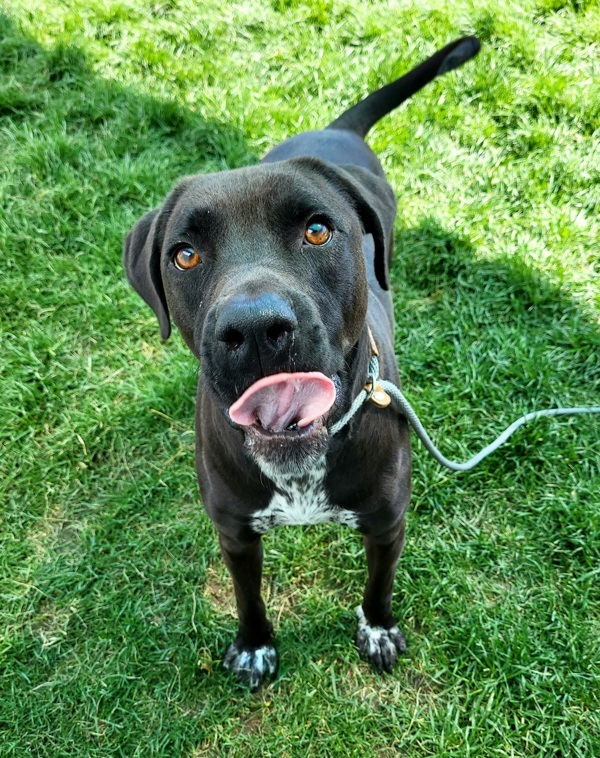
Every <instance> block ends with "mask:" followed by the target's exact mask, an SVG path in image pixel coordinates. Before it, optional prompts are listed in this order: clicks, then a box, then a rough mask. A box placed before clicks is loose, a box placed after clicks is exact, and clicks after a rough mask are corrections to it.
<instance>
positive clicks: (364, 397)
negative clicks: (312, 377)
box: [329, 326, 392, 436]
mask: <svg viewBox="0 0 600 758" xmlns="http://www.w3.org/2000/svg"><path fill="white" fill-rule="evenodd" d="M367 333H368V335H369V343H370V345H371V358H370V360H369V368H368V374H367V382H366V384H365V385H364V387H363V388H362V390H361V391H360V392H359V394H358V395H357V396H356V397H355V398H354V402H353V403H352V405H351V406H350V410H349V411H348V412H347V413H345V414H344V415H343V416H342V418H341V419H340V420H339V421H336V423H335V424H334V425H333V426H332V427H331V429H330V430H329V435H330V436H333V435H334V434H337V433H338V432H339V431H340V429H343V428H344V427H345V426H346V424H347V423H348V422H349V421H350V420H351V419H352V418H353V417H354V416H355V415H356V413H357V412H358V410H359V408H360V407H361V405H362V404H363V403H366V402H371V403H373V405H375V406H376V407H377V408H387V407H388V405H389V404H390V403H391V402H392V399H391V397H390V396H389V395H388V393H387V392H386V391H385V390H384V389H383V387H382V386H381V384H380V382H379V379H380V376H379V350H378V348H377V343H376V342H375V338H374V337H373V332H372V331H371V327H369V326H367Z"/></svg>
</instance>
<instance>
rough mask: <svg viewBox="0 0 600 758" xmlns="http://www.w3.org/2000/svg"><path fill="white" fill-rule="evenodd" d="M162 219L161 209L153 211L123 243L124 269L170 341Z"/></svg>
mask: <svg viewBox="0 0 600 758" xmlns="http://www.w3.org/2000/svg"><path fill="white" fill-rule="evenodd" d="M159 217H160V211H159V210H154V211H150V213H147V214H146V215H145V216H144V217H143V218H141V219H140V220H139V221H138V222H137V224H136V225H135V226H134V227H133V229H132V230H131V231H130V232H129V234H128V235H127V237H126V238H125V242H124V244H123V266H124V267H125V273H126V274H127V278H128V279H129V283H130V284H131V286H132V287H133V288H134V290H135V291H136V292H137V293H138V295H139V296H140V297H141V298H142V299H143V300H145V301H146V302H147V303H148V305H149V306H150V307H151V308H152V310H153V311H154V313H155V314H156V317H157V318H158V323H159V324H160V336H161V337H162V338H163V339H164V340H166V339H168V338H169V335H170V334H171V321H170V319H169V309H168V307H167V299H166V297H165V288H164V287H163V282H162V276H161V273H160V241H159V239H158V236H159V235H158V231H157V225H158V220H159Z"/></svg>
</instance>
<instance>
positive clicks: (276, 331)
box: [267, 324, 290, 342]
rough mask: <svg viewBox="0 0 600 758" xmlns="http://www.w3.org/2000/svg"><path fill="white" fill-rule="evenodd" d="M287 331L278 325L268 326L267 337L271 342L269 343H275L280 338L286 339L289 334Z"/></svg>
mask: <svg viewBox="0 0 600 758" xmlns="http://www.w3.org/2000/svg"><path fill="white" fill-rule="evenodd" d="M289 331H290V330H289V329H286V328H285V327H284V326H281V325H280V324H275V325H274V326H270V327H269V328H268V329H267V337H268V338H269V339H270V340H271V342H277V341H278V340H280V339H281V338H282V337H286V336H287V335H288V334H289Z"/></svg>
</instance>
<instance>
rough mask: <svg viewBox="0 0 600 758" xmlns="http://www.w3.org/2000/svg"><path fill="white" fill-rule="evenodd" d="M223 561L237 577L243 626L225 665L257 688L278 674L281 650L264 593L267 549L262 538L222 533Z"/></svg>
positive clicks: (230, 649)
mask: <svg viewBox="0 0 600 758" xmlns="http://www.w3.org/2000/svg"><path fill="white" fill-rule="evenodd" d="M219 544H220V545H221V554H222V556H223V560H224V561H225V564H226V566H227V568H228V569H229V572H230V574H231V578H232V579H233V587H234V590H235V600H236V604H237V611H238V618H239V629H238V636H237V637H236V639H235V642H233V643H232V644H231V645H230V646H229V648H228V650H227V652H226V653H225V658H224V659H223V666H224V667H225V668H226V669H230V670H231V671H234V672H235V673H236V674H237V677H238V679H239V680H240V681H241V682H243V683H244V684H247V685H249V686H250V689H251V690H256V689H258V687H260V685H261V684H262V683H263V681H264V680H265V679H266V678H267V677H269V676H270V677H273V676H275V674H276V673H277V651H276V650H275V647H274V645H273V627H272V625H271V623H270V622H269V621H268V619H267V615H266V610H265V604H264V602H263V599H262V597H261V594H260V585H261V579H262V561H263V549H262V540H261V538H260V537H258V536H257V537H256V539H252V540H250V541H243V540H240V539H235V540H234V539H231V538H229V537H227V536H225V535H223V534H219Z"/></svg>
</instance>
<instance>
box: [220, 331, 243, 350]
mask: <svg viewBox="0 0 600 758" xmlns="http://www.w3.org/2000/svg"><path fill="white" fill-rule="evenodd" d="M221 341H222V342H224V343H225V344H226V345H227V347H228V348H230V349H232V350H235V349H236V348H238V347H239V346H240V345H241V344H242V343H243V341H244V335H243V334H242V333H241V332H239V331H238V330H237V329H227V330H226V332H225V333H224V334H223V336H222V337H221Z"/></svg>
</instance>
